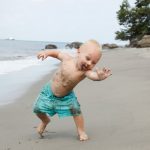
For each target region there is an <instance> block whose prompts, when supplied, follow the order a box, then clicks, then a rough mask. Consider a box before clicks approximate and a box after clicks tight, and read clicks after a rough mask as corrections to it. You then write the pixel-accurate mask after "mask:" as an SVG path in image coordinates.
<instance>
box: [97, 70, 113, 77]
mask: <svg viewBox="0 0 150 150" xmlns="http://www.w3.org/2000/svg"><path fill="white" fill-rule="evenodd" d="M96 73H97V75H98V77H99V80H104V79H106V78H108V77H109V76H111V75H112V73H111V70H110V69H107V68H103V69H102V70H100V69H98V68H96Z"/></svg>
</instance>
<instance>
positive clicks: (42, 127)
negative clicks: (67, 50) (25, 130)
mask: <svg viewBox="0 0 150 150" xmlns="http://www.w3.org/2000/svg"><path fill="white" fill-rule="evenodd" d="M47 124H48V123H43V122H41V124H39V126H38V127H37V132H38V134H39V135H40V138H43V137H44V136H43V132H44V130H45V128H46V126H47Z"/></svg>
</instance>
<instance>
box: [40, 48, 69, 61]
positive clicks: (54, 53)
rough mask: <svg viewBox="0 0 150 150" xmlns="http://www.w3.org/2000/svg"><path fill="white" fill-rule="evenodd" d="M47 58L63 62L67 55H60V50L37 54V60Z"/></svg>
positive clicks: (43, 51) (44, 51)
mask: <svg viewBox="0 0 150 150" xmlns="http://www.w3.org/2000/svg"><path fill="white" fill-rule="evenodd" d="M48 56H50V57H54V58H57V59H59V60H63V59H65V58H68V57H69V55H68V54H67V53H62V52H61V51H60V50H53V49H51V50H42V51H40V52H39V53H38V54H37V58H38V59H42V60H44V59H46V58H47V57H48Z"/></svg>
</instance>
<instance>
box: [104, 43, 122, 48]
mask: <svg viewBox="0 0 150 150" xmlns="http://www.w3.org/2000/svg"><path fill="white" fill-rule="evenodd" d="M118 47H119V46H118V45H117V44H108V43H107V44H103V45H102V48H103V49H114V48H118Z"/></svg>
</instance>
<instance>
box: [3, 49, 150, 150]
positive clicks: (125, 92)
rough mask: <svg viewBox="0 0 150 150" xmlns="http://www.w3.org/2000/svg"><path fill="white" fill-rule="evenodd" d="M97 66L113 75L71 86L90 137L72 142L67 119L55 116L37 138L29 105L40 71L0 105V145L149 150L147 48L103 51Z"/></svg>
mask: <svg viewBox="0 0 150 150" xmlns="http://www.w3.org/2000/svg"><path fill="white" fill-rule="evenodd" d="M98 66H99V67H103V66H107V67H109V68H111V69H112V74H113V75H112V76H111V77H110V78H109V79H107V80H105V81H101V82H94V81H90V80H88V79H85V80H84V81H82V82H81V83H80V84H79V85H78V86H77V87H76V88H75V91H76V93H77V96H78V99H79V102H80V104H81V109H82V112H83V115H84V117H85V125H86V131H87V133H88V135H89V137H90V140H88V141H87V142H80V141H78V140H77V135H76V128H75V125H74V122H73V119H72V118H71V117H69V118H64V119H59V118H58V117H57V116H55V117H53V118H51V120H52V121H51V123H50V124H49V125H48V127H47V131H46V132H45V133H44V135H45V137H44V138H43V139H40V138H39V136H38V134H37V133H36V126H37V125H38V123H39V119H38V118H37V117H36V116H35V114H33V113H32V105H33V102H34V100H35V99H36V97H37V95H38V93H39V91H40V89H41V87H42V86H43V85H44V84H45V83H46V82H48V81H49V79H50V77H51V75H46V76H45V78H44V79H42V80H40V81H38V82H37V83H36V84H33V85H31V87H30V88H29V89H28V90H27V92H26V93H25V94H24V95H22V96H21V97H20V98H19V99H17V100H16V101H15V102H14V103H12V104H9V105H5V106H1V107H0V118H1V121H0V133H1V134H0V150H48V149H52V150H60V149H61V150H84V149H86V150H91V149H93V150H98V149H100V150H149V149H150V142H149V139H150V48H145V49H136V48H132V49H129V48H126V49H125V48H122V49H115V50H110V51H104V52H103V57H102V60H101V62H100V63H99V64H98Z"/></svg>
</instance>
